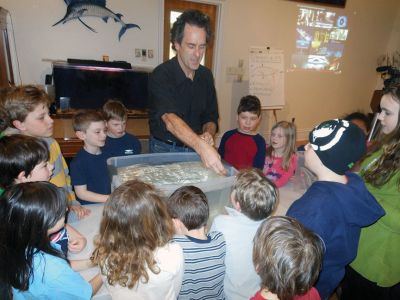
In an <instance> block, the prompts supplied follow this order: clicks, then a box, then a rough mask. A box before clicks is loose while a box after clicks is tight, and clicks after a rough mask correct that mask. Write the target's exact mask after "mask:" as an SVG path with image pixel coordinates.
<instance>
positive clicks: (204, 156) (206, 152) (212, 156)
mask: <svg viewBox="0 0 400 300" xmlns="http://www.w3.org/2000/svg"><path fill="white" fill-rule="evenodd" d="M198 154H199V155H200V157H201V160H202V162H203V164H204V165H205V166H206V167H207V168H209V169H213V170H214V171H215V173H217V174H218V175H226V170H225V168H224V166H223V164H222V162H221V157H220V156H219V154H218V152H217V150H216V149H215V148H214V147H213V146H210V145H209V144H207V143H206V142H205V141H203V140H201V144H200V145H199V150H198Z"/></svg>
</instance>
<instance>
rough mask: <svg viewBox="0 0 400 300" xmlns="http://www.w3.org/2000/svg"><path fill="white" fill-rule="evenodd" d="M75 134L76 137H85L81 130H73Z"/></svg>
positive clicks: (81, 138) (82, 138)
mask: <svg viewBox="0 0 400 300" xmlns="http://www.w3.org/2000/svg"><path fill="white" fill-rule="evenodd" d="M75 135H76V136H77V138H78V139H80V140H84V139H85V133H84V132H83V131H80V130H78V131H75Z"/></svg>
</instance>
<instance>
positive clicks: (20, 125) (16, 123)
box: [12, 120, 26, 131]
mask: <svg viewBox="0 0 400 300" xmlns="http://www.w3.org/2000/svg"><path fill="white" fill-rule="evenodd" d="M12 124H13V125H14V127H15V128H17V129H18V130H19V131H25V130H26V126H25V123H24V122H21V121H19V120H14V121H12Z"/></svg>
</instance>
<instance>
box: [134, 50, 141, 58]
mask: <svg viewBox="0 0 400 300" xmlns="http://www.w3.org/2000/svg"><path fill="white" fill-rule="evenodd" d="M141 56H142V51H141V50H140V49H139V48H136V49H135V57H141Z"/></svg>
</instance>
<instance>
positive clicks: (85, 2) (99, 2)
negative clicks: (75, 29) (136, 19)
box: [53, 0, 140, 40]
mask: <svg viewBox="0 0 400 300" xmlns="http://www.w3.org/2000/svg"><path fill="white" fill-rule="evenodd" d="M64 2H65V3H66V4H67V12H66V14H65V16H64V18H62V19H61V20H60V21H58V22H57V23H55V24H54V25H53V26H56V25H58V24H60V23H62V24H65V23H67V22H68V21H71V20H75V19H78V20H79V21H80V22H81V23H82V24H83V25H85V26H86V28H88V29H90V30H91V31H93V32H96V30H94V29H93V28H92V27H90V26H89V25H87V24H86V23H85V22H83V21H82V19H81V18H84V17H97V18H101V19H102V20H103V21H104V22H106V23H107V21H108V19H109V18H110V19H114V21H115V22H119V23H121V25H122V28H121V30H120V31H119V34H118V40H121V37H122V35H123V34H124V33H125V31H126V30H127V29H129V28H139V29H140V27H139V26H138V25H136V24H126V23H124V22H123V21H122V19H121V18H122V15H121V14H115V13H114V12H112V11H111V10H109V9H108V8H107V7H106V0H64Z"/></svg>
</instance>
